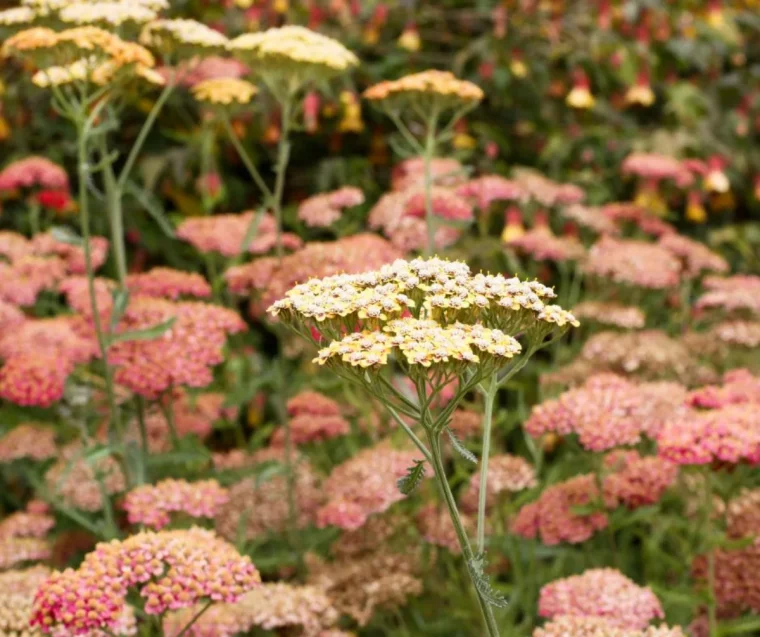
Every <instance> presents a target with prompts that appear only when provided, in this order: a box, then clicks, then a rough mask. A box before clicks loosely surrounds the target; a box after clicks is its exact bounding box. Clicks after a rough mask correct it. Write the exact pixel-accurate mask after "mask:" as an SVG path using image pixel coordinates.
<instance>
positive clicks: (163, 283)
mask: <svg viewBox="0 0 760 637" xmlns="http://www.w3.org/2000/svg"><path fill="white" fill-rule="evenodd" d="M127 288H129V291H130V292H131V293H132V294H133V295H134V296H154V297H159V298H165V299H172V300H176V299H178V298H179V297H181V296H192V297H196V298H208V297H210V296H211V286H210V285H209V284H208V281H206V279H204V278H203V276H201V275H200V274H197V273H196V272H184V271H182V270H175V269H173V268H153V269H152V270H149V271H148V272H140V273H139V274H130V275H129V276H128V277H127Z"/></svg>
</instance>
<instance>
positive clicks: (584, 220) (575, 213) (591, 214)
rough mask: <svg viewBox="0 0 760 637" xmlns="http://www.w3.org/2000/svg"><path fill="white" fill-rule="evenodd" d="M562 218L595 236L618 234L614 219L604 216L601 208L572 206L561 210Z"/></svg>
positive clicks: (581, 205) (618, 230)
mask: <svg viewBox="0 0 760 637" xmlns="http://www.w3.org/2000/svg"><path fill="white" fill-rule="evenodd" d="M560 212H561V214H562V217H563V218H565V219H567V220H569V221H572V222H573V223H576V224H578V226H580V227H581V228H586V229H588V230H591V231H592V232H595V233H596V234H602V235H604V234H610V235H617V234H620V228H619V227H618V224H617V222H616V221H615V220H614V219H611V218H610V217H608V216H607V215H605V214H604V212H603V211H602V209H601V208H597V207H595V206H585V205H583V204H573V205H572V206H567V207H565V208H562V210H561V211H560Z"/></svg>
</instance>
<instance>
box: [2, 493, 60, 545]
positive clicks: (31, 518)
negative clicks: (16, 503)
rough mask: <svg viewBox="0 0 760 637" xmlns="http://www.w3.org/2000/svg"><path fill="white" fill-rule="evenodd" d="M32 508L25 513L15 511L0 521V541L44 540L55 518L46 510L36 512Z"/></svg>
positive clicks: (53, 524)
mask: <svg viewBox="0 0 760 637" xmlns="http://www.w3.org/2000/svg"><path fill="white" fill-rule="evenodd" d="M33 502H34V501H32V506H31V507H30V508H27V510H26V511H16V512H15V513H11V514H10V515H9V516H8V517H6V518H3V519H2V520H0V541H2V540H3V539H6V538H14V537H36V538H44V537H45V536H46V535H47V534H48V533H49V532H50V530H51V529H52V528H53V527H54V526H55V518H54V517H53V516H52V515H49V513H48V512H47V510H42V511H36V510H35V507H34V504H33Z"/></svg>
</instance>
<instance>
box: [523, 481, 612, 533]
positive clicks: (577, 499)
mask: <svg viewBox="0 0 760 637" xmlns="http://www.w3.org/2000/svg"><path fill="white" fill-rule="evenodd" d="M599 500H600V494H599V489H598V488H597V485H596V477H595V476H593V475H591V474H587V475H580V476H576V477H575V478H570V479H569V480H566V481H565V482H560V483H557V484H554V485H551V486H550V487H548V488H546V489H545V490H544V492H543V493H542V494H541V495H540V496H539V498H538V500H536V501H535V502H531V503H530V504H526V505H525V506H524V507H522V509H520V511H519V512H518V514H517V517H516V518H515V519H514V521H513V522H512V532H513V533H516V534H517V535H520V536H522V537H525V538H528V539H534V538H539V539H540V540H541V542H542V543H544V544H546V545H547V546H553V545H555V544H559V543H561V542H567V543H569V544H580V543H581V542H585V541H586V540H588V539H589V538H591V537H592V536H593V535H594V533H596V532H597V531H600V530H601V529H604V528H606V527H607V525H608V524H609V519H608V517H607V514H606V513H605V512H604V511H601V510H599V511H593V512H591V513H587V514H578V513H575V512H574V511H573V509H574V508H575V507H578V506H584V505H589V504H592V503H593V502H594V501H599Z"/></svg>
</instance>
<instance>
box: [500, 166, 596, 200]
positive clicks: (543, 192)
mask: <svg viewBox="0 0 760 637" xmlns="http://www.w3.org/2000/svg"><path fill="white" fill-rule="evenodd" d="M513 179H514V181H515V182H516V183H517V185H518V186H520V187H521V188H522V189H523V190H524V191H526V192H527V193H528V195H529V196H530V198H531V199H534V200H536V201H537V202H538V203H540V204H541V205H542V206H546V207H547V208H551V207H553V206H570V205H573V204H576V203H580V202H582V201H583V200H584V199H585V198H586V193H585V192H583V189H582V188H580V187H578V186H576V185H575V184H561V183H558V182H556V181H552V180H551V179H549V178H548V177H546V176H545V175H542V174H541V173H539V172H536V171H534V170H530V169H527V168H519V169H515V170H514V171H513Z"/></svg>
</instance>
